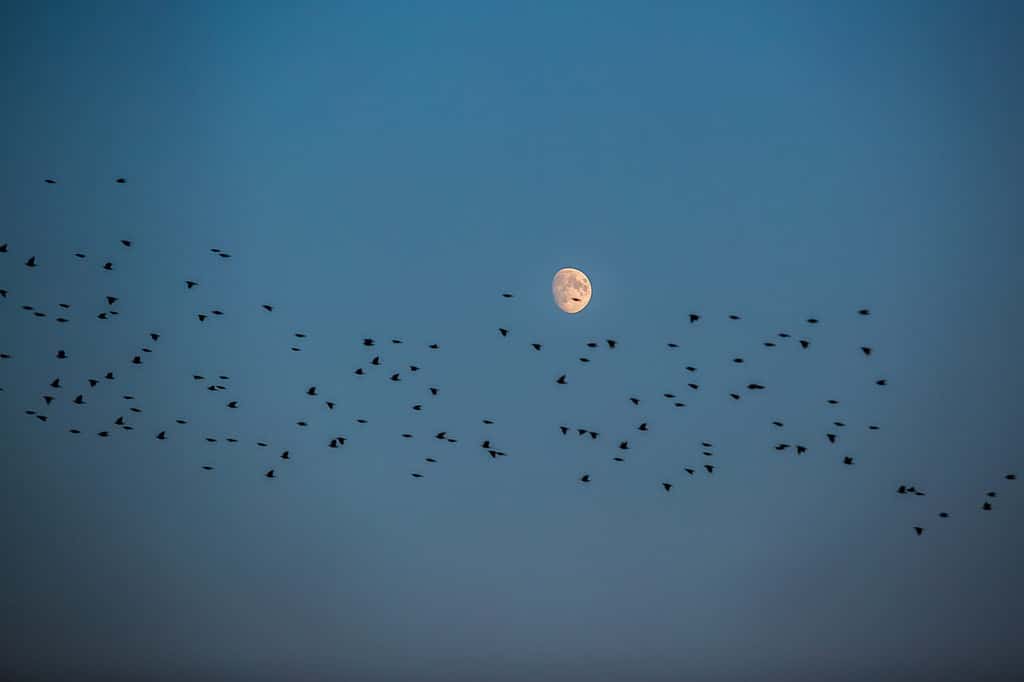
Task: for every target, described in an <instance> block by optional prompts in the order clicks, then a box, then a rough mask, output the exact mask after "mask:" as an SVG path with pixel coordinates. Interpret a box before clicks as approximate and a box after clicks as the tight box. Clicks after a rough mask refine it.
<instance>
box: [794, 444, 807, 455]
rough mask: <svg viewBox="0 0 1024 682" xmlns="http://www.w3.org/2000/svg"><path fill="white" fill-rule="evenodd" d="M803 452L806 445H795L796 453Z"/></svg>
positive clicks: (805, 450)
mask: <svg viewBox="0 0 1024 682" xmlns="http://www.w3.org/2000/svg"><path fill="white" fill-rule="evenodd" d="M805 452H807V448H806V447H804V446H803V445H797V446H796V454H798V455H802V454H804V453H805Z"/></svg>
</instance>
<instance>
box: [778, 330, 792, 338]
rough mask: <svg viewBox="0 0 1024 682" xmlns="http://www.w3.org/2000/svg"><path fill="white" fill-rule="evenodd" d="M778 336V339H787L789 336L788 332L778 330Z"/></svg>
mask: <svg viewBox="0 0 1024 682" xmlns="http://www.w3.org/2000/svg"><path fill="white" fill-rule="evenodd" d="M778 337H779V338H780V339H788V338H789V337H790V334H788V333H786V332H779V334H778Z"/></svg>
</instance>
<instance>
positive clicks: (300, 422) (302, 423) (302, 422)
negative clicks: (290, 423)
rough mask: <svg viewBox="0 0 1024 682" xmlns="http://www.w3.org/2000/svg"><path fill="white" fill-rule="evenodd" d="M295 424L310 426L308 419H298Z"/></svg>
mask: <svg viewBox="0 0 1024 682" xmlns="http://www.w3.org/2000/svg"><path fill="white" fill-rule="evenodd" d="M295 425H296V426H302V427H306V426H309V422H307V421H297V422H295Z"/></svg>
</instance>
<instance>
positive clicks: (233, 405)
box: [228, 400, 238, 410]
mask: <svg viewBox="0 0 1024 682" xmlns="http://www.w3.org/2000/svg"><path fill="white" fill-rule="evenodd" d="M228 407H230V408H231V409H232V410H234V409H236V408H237V407H238V401H237V400H232V401H231V402H229V403H228Z"/></svg>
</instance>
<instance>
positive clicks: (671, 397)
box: [662, 393, 676, 400]
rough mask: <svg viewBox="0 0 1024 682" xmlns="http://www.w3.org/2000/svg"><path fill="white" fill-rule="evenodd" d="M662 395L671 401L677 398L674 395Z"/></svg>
mask: <svg viewBox="0 0 1024 682" xmlns="http://www.w3.org/2000/svg"><path fill="white" fill-rule="evenodd" d="M662 395H663V396H665V397H666V398H668V399H669V400H672V399H673V398H675V397H676V396H675V394H674V393H662Z"/></svg>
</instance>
